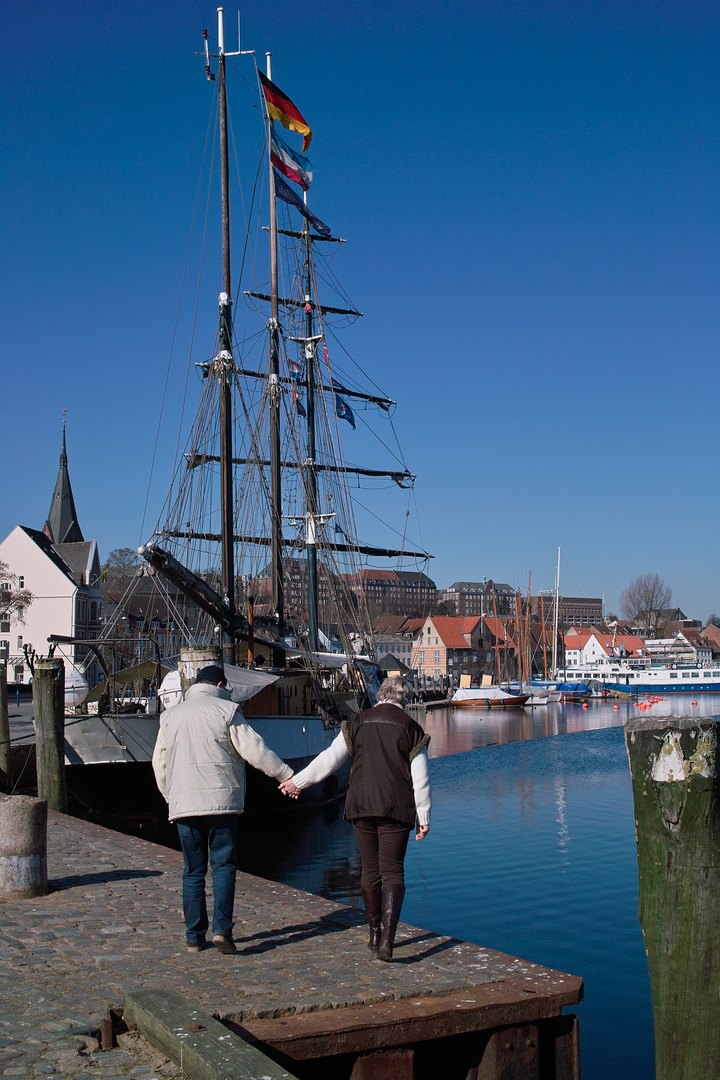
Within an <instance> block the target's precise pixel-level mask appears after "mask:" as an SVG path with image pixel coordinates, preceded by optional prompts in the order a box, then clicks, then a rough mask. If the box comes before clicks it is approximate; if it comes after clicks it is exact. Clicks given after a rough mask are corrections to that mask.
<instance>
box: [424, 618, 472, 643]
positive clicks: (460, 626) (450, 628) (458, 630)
mask: <svg viewBox="0 0 720 1080" xmlns="http://www.w3.org/2000/svg"><path fill="white" fill-rule="evenodd" d="M430 622H431V623H432V625H433V626H434V627H435V630H436V632H437V635H438V637H439V638H440V640H441V641H442V643H443V645H444V646H445V648H446V649H467V648H469V647H470V643H469V640H468V639H469V637H470V634H471V633H472V632H473V630H474V629H475V627H476V626H477V624H478V623H479V622H480V616H479V615H467V616H466V615H431V616H430ZM465 634H467V638H466V637H465V636H464V635H465Z"/></svg>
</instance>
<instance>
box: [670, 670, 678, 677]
mask: <svg viewBox="0 0 720 1080" xmlns="http://www.w3.org/2000/svg"><path fill="white" fill-rule="evenodd" d="M670 678H671V679H677V671H671V672H670Z"/></svg>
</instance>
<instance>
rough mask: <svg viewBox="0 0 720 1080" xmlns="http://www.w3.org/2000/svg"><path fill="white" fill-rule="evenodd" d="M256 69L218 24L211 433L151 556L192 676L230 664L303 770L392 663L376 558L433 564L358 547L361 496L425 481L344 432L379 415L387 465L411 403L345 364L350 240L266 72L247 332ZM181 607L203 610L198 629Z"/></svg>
mask: <svg viewBox="0 0 720 1080" xmlns="http://www.w3.org/2000/svg"><path fill="white" fill-rule="evenodd" d="M250 55H251V56H253V58H254V54H252V53H246V52H244V51H240V50H239V49H238V51H237V52H234V53H229V52H226V50H225V38H224V24H223V12H222V9H218V52H217V54H216V55H214V56H213V55H211V54H210V50H209V42H208V36H207V33H205V58H206V73H207V77H208V79H209V80H210V81H211V82H212V83H213V84H214V85H215V86H216V87H217V116H218V130H219V143H220V180H221V183H220V187H221V238H222V289H221V292H220V296H219V317H218V324H217V332H216V341H215V348H214V350H213V355H212V357H211V358H210V359H209V360H207V361H203V362H202V363H200V364H197V365H195V366H196V367H197V368H198V369H199V371H200V374H201V379H202V393H201V399H200V402H199V406H198V410H197V414H196V417H195V421H194V423H193V425H192V429H191V431H190V433H189V437H188V439H187V442H186V445H185V448H184V451H183V453H182V454H181V455H179V457H178V460H177V461H176V466H175V474H174V478H173V483H172V485H171V490H170V493H169V495H168V497H167V499H166V502H165V505H164V507H163V511H162V514H161V516H160V519H159V520H158V523H157V526H156V528H155V530H154V531H153V534H152V536H151V537H150V538H149V539H148V540H147V542H146V543H145V544H143V546H142V547H141V548H140V549H139V553H140V555H141V556H142V559H143V560H144V562H145V564H146V568H145V574H146V577H147V575H149V576H150V578H151V579H152V581H153V582H154V583H155V585H156V587H157V589H158V593H159V594H160V593H162V594H163V595H164V596H165V597H166V598H168V599H167V606H168V609H169V607H170V604H171V601H172V602H173V610H174V612H175V619H176V629H177V636H178V639H179V641H180V642H181V643H182V646H183V651H182V660H183V662H182V664H181V665H180V667H181V668H182V675H183V677H184V678H185V679H187V678H188V677H189V676H190V675H191V674H192V667H193V656H196V657H197V658H198V662H197V664H196V665H195V666H198V664H199V663H201V662H207V660H208V657H209V655H210V654H212V653H213V651H215V653H216V655H218V657H219V658H222V660H223V662H224V663H225V666H226V671H228V672H229V673H230V674H231V683H233V684H234V685H236V686H237V688H238V690H237V693H238V700H242V701H243V711H244V712H245V714H246V716H247V718H248V720H249V721H250V722H251V723H253V725H254V726H256V727H257V729H258V730H259V731H260V733H261V734H262V735H263V737H264V738H265V739H266V741H267V742H268V743H269V744H270V745H271V746H272V748H273V749H274V750H275V751H276V752H277V753H278V754H279V755H280V756H282V757H284V758H285V760H288V761H289V762H290V764H293V765H295V766H296V767H297V766H300V765H302V764H303V763H304V762H305V761H306V760H307V759H308V758H309V757H312V756H314V754H315V753H317V752H318V751H319V750H321V749H322V748H323V746H324V745H327V744H328V743H329V742H330V741H331V740H332V738H334V736H335V734H336V725H337V724H338V723H339V722H340V720H342V718H343V717H345V716H348V715H350V714H352V713H353V712H355V711H356V710H358V709H359V708H362V707H364V706H365V704H366V703H368V702H371V701H372V698H373V690H374V687H375V685H376V683H377V668H376V664H375V660H376V657H375V654H374V647H373V642H372V631H371V619H370V611H369V609H368V604H367V601H366V600H365V595H364V593H363V592H362V590H360V589H358V588H357V579H358V574H359V573H360V571H361V569H362V568H363V566H365V565H366V564H367V563H368V561H369V560H377V559H380V560H389V559H390V560H393V561H395V562H396V564H397V563H399V562H400V561H401V560H410V561H411V564H413V565H414V566H415V567H417V566H420V565H423V566H424V565H426V562H427V559H428V558H429V557H430V556H429V555H428V554H427V553H426V552H425V551H424V550H422V548H421V547H419V546H418V545H411V544H410V543H409V542H408V541H407V538H406V531H404V530H403V531H400V532H398V533H397V534H396V535H397V536H398V537H399V539H398V540H396V541H395V543H394V544H380V543H374V542H367V541H365V540H361V539H360V537H359V534H360V532H361V529H362V530H364V529H365V528H367V527H369V525H370V523H371V522H372V521H373V520H374V519H373V517H372V516H371V515H370V514H369V513H368V512H367V510H366V509H365V507H364V504H363V502H362V501H360V500H358V498H357V497H356V496H355V494H354V492H355V491H364V490H365V489H367V488H368V487H373V486H375V487H378V486H381V487H386V486H388V485H391V486H393V487H395V488H396V489H398V490H399V491H406V492H408V493H409V492H410V491H411V490H412V486H413V483H414V479H415V477H414V475H413V474H412V473H411V472H409V470H408V469H407V467H406V465H405V463H404V459H403V456H402V453H401V451H400V450H399V448H398V449H397V450H395V451H394V457H393V459H392V460H391V461H390V462H389V463H387V462H385V463H381V462H380V461H378V462H376V463H375V462H371V463H370V465H369V466H367V467H366V466H364V465H363V466H361V465H357V464H355V463H354V462H353V461H351V460H349V459H348V457H347V456H346V453H345V450H344V449H343V440H342V438H341V431H340V429H341V428H342V427H343V425H346V430H347V431H348V432H349V431H350V430H351V429H355V430H356V431H357V428H358V427H359V426H360V425H359V423H358V421H359V420H360V419H362V439H360V438H359V439H358V441H360V442H362V444H363V445H362V450H366V449H367V448H368V445H369V439H370V434H369V433H370V432H371V425H370V423H369V420H370V418H371V416H372V418H373V419H379V420H380V421H384V422H386V423H387V422H390V438H385V437H383V438H382V439H380V440H378V442H377V444H376V445H377V446H378V447H379V448H381V449H382V448H384V449H385V450H387V448H388V446H389V445H390V439H391V438H392V425H391V416H392V412H393V410H394V407H395V402H394V401H393V400H392V399H391V398H389V397H388V396H386V395H385V394H383V393H382V391H380V390H379V389H378V388H377V387H376V386H375V385H374V384H373V383H372V382H371V381H370V380H367V379H366V377H365V376H364V375H363V374H362V373H361V371H360V369H359V367H358V366H356V365H354V362H353V363H352V364H350V363H348V362H345V367H343V366H342V363H341V362H340V360H338V359H336V358H337V357H339V358H343V357H345V356H346V355H347V354H346V353H345V351H344V348H343V349H341V347H340V346H339V345H338V346H337V348H335V347H334V345H333V339H334V334H335V330H336V329H337V326H338V324H348V323H352V322H354V321H355V320H356V319H358V318H359V317H360V314H361V313H360V312H359V311H358V310H357V309H356V308H355V307H354V306H353V305H352V304H351V303H349V302H348V301H347V298H344V302H343V294H342V291H341V290H339V286H337V282H336V279H335V278H334V273H333V270H332V268H331V265H330V264H331V262H332V260H333V259H334V256H335V255H336V253H337V251H338V250H339V248H340V246H341V245H342V243H343V241H342V240H340V239H339V238H338V237H336V236H334V235H333V233H332V231H331V230H330V229H329V228H328V227H327V226H326V225H325V224H324V223H323V222H322V221H321V220H320V219H319V218H318V217H316V216H315V215H314V214H313V213H312V212H311V211H310V209H309V207H308V203H307V190H308V188H309V185H310V182H311V179H312V170H311V167H310V163H309V161H308V159H307V158H306V157H305V155H304V151H305V150H306V149H307V146H308V145H309V142H310V138H311V136H312V132H311V130H310V127H309V125H308V124H307V123H306V121H305V119H304V116H303V115H302V114H301V112H300V110H299V109H298V108H297V107H296V106H295V105H294V103H293V101H292V100H291V99H290V97H289V96H288V95H287V94H286V93H284V92H283V91H282V90H280V88H279V87H278V86H277V85H276V84H275V83H274V82H273V81H272V71H271V69H270V64H269V60H268V69H267V73H266V74H262V73H260V72H259V71H258V72H257V78H258V83H259V95H260V101H261V102H262V103H263V104H264V106H265V109H266V112H267V116H266V127H265V129H264V137H265V140H266V149H267V159H268V162H269V166H268V168H267V172H266V175H267V177H268V197H269V202H268V206H269V230H268V232H269V240H270V258H269V273H268V276H267V278H266V279H265V281H260V282H259V283H255V285H254V287H253V288H251V289H244V290H243V292H242V295H243V296H244V298H245V303H246V306H247V309H248V314H249V316H253V315H255V314H256V313H257V314H258V315H259V316H260V319H261V320H262V321H263V323H264V325H263V327H262V329H261V331H260V333H258V332H257V331H256V330H254V329H252V330H248V331H247V332H246V334H245V336H243V337H240V336H239V335H238V334H237V332H236V326H235V322H236V320H235V319H234V318H233V312H234V311H235V310H236V308H237V304H238V301H239V299H240V296H241V291H240V289H237V290H236V292H235V295H233V287H234V282H233V278H232V272H231V258H230V255H231V227H230V174H229V146H228V144H229V122H228V97H227V67H228V64H227V61H228V58H229V57H237V56H250ZM213 63H216V64H217V72H216V73H214V72H213V71H212V70H211V67H212V65H213ZM253 115H256V113H255V110H254V111H253ZM278 123H280V124H282V125H283V126H284V127H285V128H287V129H288V130H289V131H291V132H296V133H299V134H301V135H303V136H304V141H303V152H300V151H298V150H294V149H293V148H292V147H291V146H290V145H289V144H288V143H286V142H284V141H283V140H281V139H280V138H279V137H278V135H277V133H276V131H275V126H276V124H278ZM264 171H265V170H264V169H263V172H264ZM292 184H295V185H296V187H298V188H299V189H300V190H301V191H302V195H301V194H299V193H298V192H296V191H295V190H294V189H293V188H292V186H291V185H292ZM260 186H261V181H260V175H259V176H258V177H257V178H256V187H257V189H258V190H259V189H260ZM298 215H299V224H298V220H297V218H298ZM281 282H282V289H281ZM321 285H322V286H323V287H325V286H328V285H333V286H335V287H336V291H339V292H340V296H339V300H338V301H335V299H334V298H332V299H333V302H332V303H326V302H325V300H324V298H323V301H322V302H321V300H320V296H319V292H320V286H321ZM331 353H332V354H333V355H332V356H331ZM371 466H372V467H371ZM351 485H352V490H351ZM177 597H182V599H183V604H184V605H185V606H187V605H188V604H189V605H191V607H192V610H193V611H194V615H193V617H192V622H191V620H190V618H185V617H184V616H182V614H181V609H182V608H183V604H179V603H177V602H175V598H177ZM120 607H121V605H119V608H120ZM149 607H150V605H148V608H149ZM112 632H113V626H112V624H110V625H109V626H108V634H112ZM258 682H262V683H264V685H263V686H261V687H260V689H258V688H257V684H258ZM250 683H252V684H253V687H252V690H253V693H252V695H250V693H249V690H248V685H249V684H250ZM333 729H335V730H333Z"/></svg>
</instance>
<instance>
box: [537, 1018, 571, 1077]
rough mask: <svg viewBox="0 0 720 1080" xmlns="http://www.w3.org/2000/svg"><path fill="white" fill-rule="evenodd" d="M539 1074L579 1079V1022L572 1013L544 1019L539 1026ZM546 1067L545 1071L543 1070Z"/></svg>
mask: <svg viewBox="0 0 720 1080" xmlns="http://www.w3.org/2000/svg"><path fill="white" fill-rule="evenodd" d="M540 1053H541V1057H540V1061H541V1072H540V1075H541V1076H545V1075H548V1076H552V1077H553V1078H554V1080H580V1022H579V1020H578V1018H577V1016H575V1015H574V1014H572V1013H571V1014H570V1015H569V1016H558V1017H556V1019H554V1020H545V1021H544V1022H543V1023H542V1024H541V1026H540ZM543 1068H546V1070H547V1072H543Z"/></svg>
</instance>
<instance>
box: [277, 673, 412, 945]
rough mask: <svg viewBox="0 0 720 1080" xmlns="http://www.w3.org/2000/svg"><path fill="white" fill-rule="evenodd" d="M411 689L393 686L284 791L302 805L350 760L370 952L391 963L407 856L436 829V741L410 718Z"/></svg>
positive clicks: (348, 813) (348, 809) (349, 811)
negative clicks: (432, 750)
mask: <svg viewBox="0 0 720 1080" xmlns="http://www.w3.org/2000/svg"><path fill="white" fill-rule="evenodd" d="M405 698H406V691H405V684H404V682H403V680H402V679H401V678H399V677H398V676H394V677H391V678H389V679H386V680H385V682H384V683H383V684H382V686H381V687H380V689H379V690H378V693H377V702H378V703H377V705H376V706H375V707H374V708H373V709H367V710H366V711H365V712H362V713H358V714H357V715H356V716H354V717H353V718H352V719H351V720H344V721H343V723H342V725H341V729H340V734H339V735H338V737H337V738H336V739H335V740H334V742H333V743H331V745H330V746H329V747H328V748H327V750H324V751H323V752H322V753H321V754H318V756H317V757H316V758H315V760H314V761H312V762H311V763H310V764H309V765H308V767H307V768H306V769H303V770H302V772H299V773H297V774H296V775H295V776H293V777H291V778H290V779H289V780H285V781H284V782H283V783H282V784H280V790H281V791H282V792H283V793H284V794H285V795H290V796H291V797H292V798H294V799H296V798H297V797H298V795H299V794H300V792H301V791H302V790H303V788H307V787H310V786H311V785H312V784H317V783H318V782H319V781H320V780H324V779H325V777H326V776H330V774H331V773H333V772H335V770H336V769H337V768H339V766H340V765H342V763H343V762H344V761H347V759H348V758H350V761H351V766H350V781H349V784H348V793H347V798H346V800H345V819H346V820H347V821H351V822H352V825H353V829H354V830H355V837H356V839H357V843H358V847H359V849H360V860H361V863H362V875H361V879H360V888H361V893H362V898H363V903H364V905H365V914H366V915H367V920H368V924H369V926H370V939H369V941H368V948H369V949H370V950H371V952H372V953H373V955H374V956H377V959H378V960H386V961H390V960H392V954H393V944H394V941H395V931H396V929H397V924H398V919H399V918H400V909H401V908H402V902H403V897H404V896H405V870H404V862H405V851H406V849H407V843H408V839H409V836H410V830H411V829H412V828H413V826H414V824H415V819H416V817H417V822H418V827H417V831H416V833H415V839H416V840H424V839H425V837H426V836H427V834H428V831H429V829H430V780H429V777H428V756H427V745H428V743H429V742H430V736H429V735H426V734H425V732H424V731H423V729H422V728H421V727H420V725H419V724H418V723H417V722H416V721H415V720H413V719H412V717H411V716H408V714H407V713H406V712H405V710H404V709H403V708H402V705H403V704H404V702H405Z"/></svg>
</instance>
